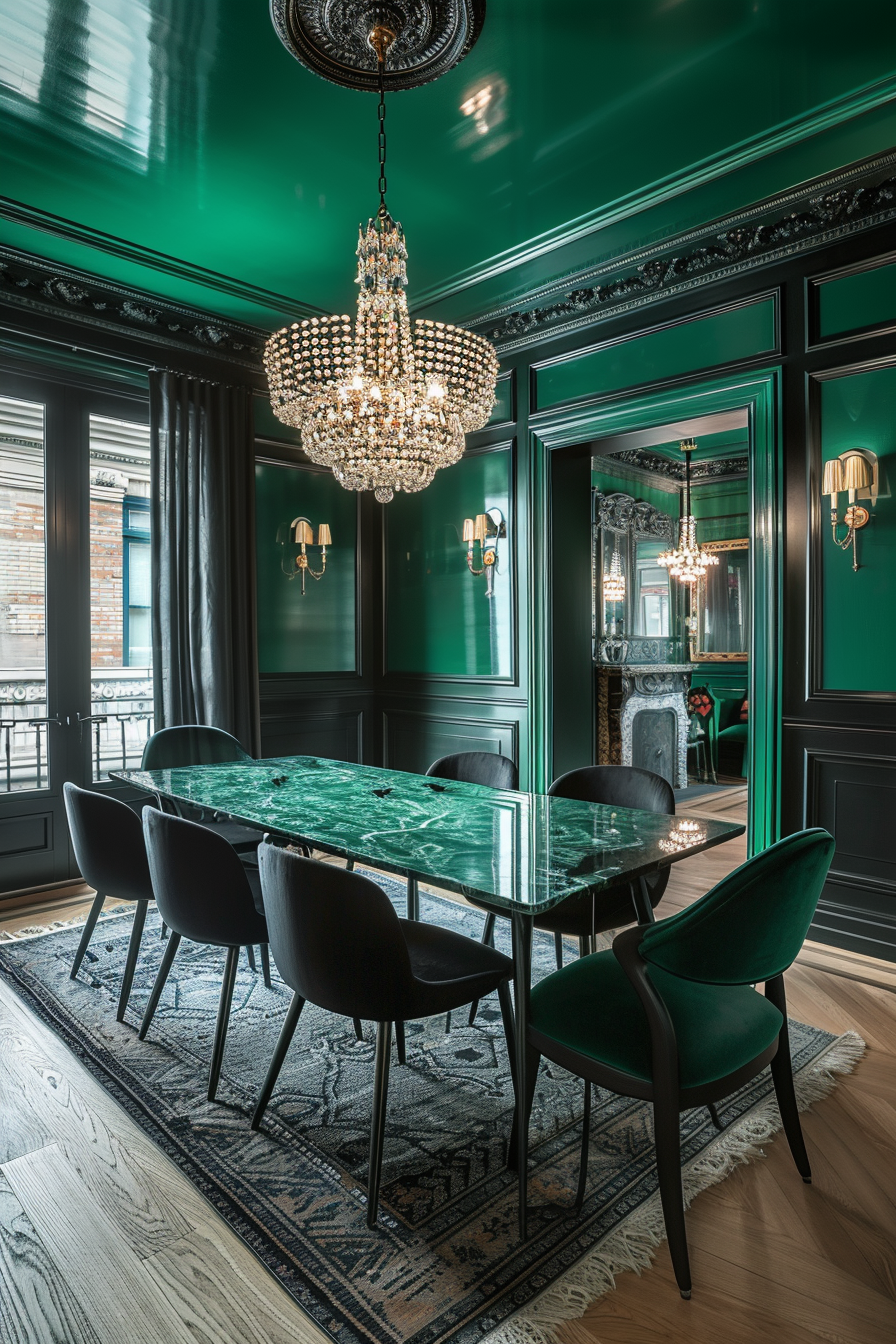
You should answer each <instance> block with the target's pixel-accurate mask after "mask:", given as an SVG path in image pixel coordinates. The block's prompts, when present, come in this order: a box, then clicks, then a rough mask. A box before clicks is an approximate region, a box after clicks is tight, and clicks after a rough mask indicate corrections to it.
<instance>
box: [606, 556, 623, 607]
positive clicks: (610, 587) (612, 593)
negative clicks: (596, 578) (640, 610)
mask: <svg viewBox="0 0 896 1344" xmlns="http://www.w3.org/2000/svg"><path fill="white" fill-rule="evenodd" d="M604 601H605V602H624V601H625V575H624V574H623V572H622V562H621V560H620V559H619V552H618V551H617V550H616V549H615V547H614V550H613V558H612V559H611V561H610V568H609V569H608V570H606V571H605V573H604Z"/></svg>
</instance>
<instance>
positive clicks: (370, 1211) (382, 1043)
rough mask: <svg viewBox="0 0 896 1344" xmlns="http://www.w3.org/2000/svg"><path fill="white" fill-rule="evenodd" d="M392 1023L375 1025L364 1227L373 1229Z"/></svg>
mask: <svg viewBox="0 0 896 1344" xmlns="http://www.w3.org/2000/svg"><path fill="white" fill-rule="evenodd" d="M391 1052H392V1023H391V1022H377V1024H376V1064H375V1066H374V1075H373V1114H372V1116H371V1119H370V1163H369V1171H368V1175H367V1226H368V1227H376V1216H377V1213H378V1211H379V1203H380V1178H381V1176H382V1171H383V1140H384V1139H385V1136H386V1102H387V1098H388V1093H389V1057H390V1055H391Z"/></svg>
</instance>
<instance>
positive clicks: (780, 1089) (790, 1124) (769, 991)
mask: <svg viewBox="0 0 896 1344" xmlns="http://www.w3.org/2000/svg"><path fill="white" fill-rule="evenodd" d="M765 996H766V998H767V999H768V1000H769V1001H770V1002H771V1003H773V1004H774V1005H775V1007H776V1008H777V1009H778V1010H779V1012H781V1013H782V1014H783V1016H784V1025H783V1027H782V1028H781V1033H780V1035H779V1036H778V1050H777V1053H776V1055H775V1057H774V1059H773V1060H772V1065H771V1068H772V1082H773V1083H774V1085H775V1096H776V1098H777V1101H778V1110H779V1111H780V1112H781V1121H782V1123H783V1125H784V1133H785V1134H786V1135H787V1142H788V1143H789V1144H790V1151H791V1153H792V1154H793V1160H794V1162H795V1163H796V1169H797V1171H798V1172H799V1173H800V1175H801V1176H802V1178H803V1180H804V1181H805V1182H806V1184H807V1185H811V1184H812V1168H811V1167H810V1166H809V1154H808V1153H807V1152H806V1143H805V1140H804V1138H803V1127H802V1125H801V1124H800V1112H799V1107H798V1106H797V1104H796V1093H795V1092H794V1090H793V1061H792V1059H791V1057H790V1035H789V1033H788V1030H787V1000H786V998H785V996H784V977H783V976H782V975H779V976H776V977H775V979H774V980H768V981H766V985H765Z"/></svg>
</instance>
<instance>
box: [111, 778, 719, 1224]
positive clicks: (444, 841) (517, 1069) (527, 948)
mask: <svg viewBox="0 0 896 1344" xmlns="http://www.w3.org/2000/svg"><path fill="white" fill-rule="evenodd" d="M113 778H115V779H118V780H121V781H122V782H123V783H125V784H129V785H132V786H133V787H135V788H137V789H140V790H142V791H144V792H147V793H152V794H155V795H157V796H158V797H159V798H160V799H167V800H169V801H170V803H173V804H174V805H175V808H177V806H178V805H179V804H186V805H188V806H189V807H194V808H195V807H198V808H203V809H207V810H211V811H214V812H217V813H223V814H225V815H226V816H228V817H231V818H232V819H233V820H235V821H241V822H244V823H246V824H247V825H249V826H252V827H254V828H256V829H258V830H261V831H266V832H268V833H269V834H270V835H271V836H272V837H273V838H274V839H275V840H276V839H277V838H280V839H282V840H288V841H294V842H295V841H298V842H303V843H306V844H310V845H312V846H313V847H314V848H316V849H319V850H323V851H325V852H327V853H329V854H335V855H340V856H342V857H344V858H345V859H347V860H350V861H352V862H354V863H356V864H368V865H370V866H371V867H374V868H379V869H382V870H384V871H386V872H389V873H397V874H401V875H402V876H406V877H407V879H408V916H409V918H418V917H419V909H418V904H417V899H416V893H417V883H418V882H419V881H420V880H423V881H427V882H430V883H432V884H433V885H434V886H438V887H443V888H445V889H447V890H449V891H454V892H457V893H459V894H460V895H462V896H470V897H473V898H475V899H476V900H479V901H484V902H486V903H488V904H489V905H491V906H494V907H495V908H497V909H500V910H503V911H504V912H505V913H506V914H507V915H508V916H509V917H510V920H511V929H512V940H513V963H514V1002H515V1011H516V1046H515V1051H514V1056H515V1058H514V1060H513V1064H514V1069H513V1073H514V1085H515V1087H516V1090H517V1095H518V1096H525V1095H526V1085H527V1084H526V1072H527V1063H526V1030H527V1024H528V1016H529V988H530V982H531V973H532V927H533V921H534V919H535V916H536V915H538V914H541V913H543V912H544V911H547V910H550V908H551V907H552V906H554V905H557V904H558V903H559V902H560V901H563V900H565V899H566V898H567V897H568V896H575V895H579V894H582V893H585V892H600V891H602V890H606V889H607V888H610V887H618V886H628V887H629V888H630V890H631V893H632V902H633V909H632V921H633V922H635V921H644V920H651V919H652V918H653V911H652V909H651V907H650V902H649V898H648V895H647V890H646V886H645V882H644V879H645V878H646V877H647V876H649V874H650V873H653V872H656V871H657V870H658V869H660V868H663V867H666V866H668V865H669V864H672V863H675V862H677V861H678V860H680V859H684V858H688V857H689V856H691V855H693V854H698V853H700V852H701V850H705V849H709V848H711V847H712V846H714V845H718V844H722V843H723V842H724V841H726V840H730V839H732V838H733V837H734V836H737V835H742V834H743V832H744V829H745V828H744V827H743V826H741V825H736V824H733V823H731V822H725V821H713V820H703V819H700V820H696V819H694V818H682V817H675V816H667V815H665V814H658V813H655V812H641V811H636V810H634V809H632V808H624V807H609V806H606V805H604V804H597V803H583V802H578V801H576V800H574V799H570V798H552V797H549V796H547V795H545V794H539V793H525V792H511V791H505V790H501V789H492V788H487V787H484V786H482V785H478V784H464V783H460V782H455V781H453V780H440V779H435V778H431V777H430V776H428V775H412V774H407V773H405V772H404V771H400V770H387V769H384V768H381V767H379V766H368V765H355V764H352V763H350V762H345V761H332V760H327V759H323V758H321V757H317V756H286V757H275V758H272V759H268V760H262V761H253V762H248V763H247V762H245V761H232V762H230V761H228V762H225V763H221V764H217V765H190V766H181V767H178V768H176V769H171V770H123V771H116V772H114V773H113ZM517 1125H518V1128H517V1138H518V1145H519V1150H520V1151H522V1143H523V1142H524V1141H525V1140H524V1135H525V1129H524V1127H523V1116H522V1111H521V1109H520V1108H519V1107H518V1108H517ZM518 1165H519V1166H520V1168H521V1170H522V1164H521V1163H520V1164H518ZM521 1189H522V1182H521ZM520 1234H521V1236H525V1235H526V1208H525V1205H524V1203H523V1202H522V1201H521V1203H520Z"/></svg>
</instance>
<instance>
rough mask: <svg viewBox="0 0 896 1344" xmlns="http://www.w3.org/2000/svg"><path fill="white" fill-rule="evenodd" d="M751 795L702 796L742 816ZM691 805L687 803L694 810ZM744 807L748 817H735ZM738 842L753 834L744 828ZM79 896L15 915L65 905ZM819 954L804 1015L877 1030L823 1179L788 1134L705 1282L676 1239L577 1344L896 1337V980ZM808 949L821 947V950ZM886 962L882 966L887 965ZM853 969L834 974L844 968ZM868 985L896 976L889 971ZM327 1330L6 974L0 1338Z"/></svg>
mask: <svg viewBox="0 0 896 1344" xmlns="http://www.w3.org/2000/svg"><path fill="white" fill-rule="evenodd" d="M739 806H740V807H742V806H743V799H740V800H737V799H736V798H734V797H733V796H730V797H727V801H726V796H725V795H714V796H712V797H711V798H709V799H706V800H704V799H695V800H693V803H692V805H691V806H690V807H689V808H688V809H687V810H688V812H689V813H690V814H693V815H698V814H699V813H701V812H702V813H703V814H705V815H715V816H719V815H720V814H721V813H720V811H719V809H721V808H727V809H728V815H730V816H732V817H735V814H736V810H737V808H738V807H739ZM680 810H681V811H684V810H685V808H684V807H682V808H681V809H680ZM735 819H736V818H735ZM738 843H739V842H729V844H728V845H726V846H723V847H721V848H720V849H717V850H712V851H709V852H708V853H707V854H704V855H699V856H697V857H696V858H694V859H690V860H687V861H686V862H684V863H680V864H677V865H676V866H675V868H674V869H673V876H672V878H671V880H670V883H669V888H668V890H667V894H666V897H665V900H664V902H663V911H664V913H667V914H671V913H673V911H674V910H675V909H678V908H681V906H682V905H684V904H687V903H688V902H689V901H690V900H693V899H694V898H695V897H696V896H698V895H701V894H702V893H703V892H704V891H705V890H707V888H708V887H709V886H711V885H712V884H713V883H714V882H715V881H718V879H719V878H720V877H721V876H723V875H724V873H725V872H726V871H728V870H729V869H730V868H731V867H733V866H735V864H736V863H738V862H740V861H741V859H742V857H743V852H742V850H741V851H738V848H737V847H738ZM741 843H742V842H741ZM88 903H89V898H88V900H86V901H85V898H84V897H83V896H76V897H73V898H71V899H70V900H69V901H68V902H66V903H65V904H64V905H62V906H61V907H60V905H58V904H57V905H52V904H50V903H47V906H46V908H45V909H44V910H43V912H42V913H40V914H39V913H38V912H37V911H36V910H35V909H31V910H30V911H19V912H17V913H16V914H15V915H12V916H7V918H6V919H4V920H3V921H2V922H0V936H2V933H3V932H4V930H5V931H6V932H7V933H9V932H10V931H13V930H14V929H21V928H22V927H26V926H29V925H31V926H33V925H35V924H38V923H41V922H44V923H49V922H51V921H52V920H59V919H69V918H72V917H73V915H75V914H76V913H77V912H78V905H79V904H80V907H81V908H85V907H86V904H88ZM805 955H806V954H805V953H804V956H803V959H802V960H801V962H800V963H799V964H798V965H797V966H795V967H794V968H793V970H792V971H791V972H790V973H789V975H788V977H787V979H788V995H789V1000H790V1008H791V1011H792V1013H793V1014H794V1016H796V1017H799V1018H802V1019H803V1020H804V1021H806V1022H813V1023H816V1024H817V1025H819V1026H822V1027H826V1028H828V1029H830V1030H832V1031H837V1032H839V1031H843V1030H846V1029H847V1028H850V1027H852V1028H854V1029H855V1030H857V1031H858V1032H860V1034H861V1035H862V1036H863V1037H864V1038H865V1040H866V1041H867V1042H868V1047H869V1048H868V1054H867V1056H866V1058H865V1059H864V1060H863V1061H862V1062H861V1063H860V1064H859V1066H858V1068H857V1069H856V1071H855V1072H854V1073H853V1074H852V1075H851V1076H849V1077H848V1078H845V1079H843V1080H841V1082H840V1084H839V1086H838V1087H837V1089H836V1090H835V1091H834V1092H833V1093H832V1094H831V1095H830V1096H829V1097H828V1098H826V1099H825V1101H824V1102H822V1103H821V1104H820V1105H818V1106H817V1107H816V1109H815V1111H814V1112H811V1113H809V1114H807V1115H806V1116H805V1118H804V1126H805V1133H806V1139H807V1143H808V1146H809V1151H810V1156H811V1159H812V1164H813V1171H814V1183H813V1184H812V1185H811V1186H805V1185H804V1184H803V1182H802V1181H801V1180H800V1179H799V1177H798V1176H797V1174H796V1171H795V1169H794V1167H793V1164H792V1161H791V1158H790V1155H789V1152H788V1150H787V1145H786V1142H785V1141H784V1140H783V1139H782V1138H780V1137H779V1138H776V1139H775V1140H774V1141H773V1142H772V1143H770V1144H769V1145H768V1158H767V1160H766V1161H760V1162H756V1163H753V1164H752V1165H750V1166H748V1167H742V1168H740V1169H739V1170H738V1171H736V1172H735V1173H734V1174H733V1175H731V1176H730V1177H729V1178H728V1179H727V1180H726V1181H724V1182H723V1183H722V1184H721V1185H719V1186H717V1187H715V1188H714V1189H712V1190H709V1191H706V1192H705V1193H704V1194H702V1195H700V1196H699V1197H698V1198H697V1200H696V1201H695V1202H694V1204H693V1206H692V1208H691V1210H690V1212H689V1214H688V1234H689V1240H690V1246H691V1256H692V1268H693V1275H694V1284H695V1287H694V1296H693V1299H692V1300H691V1301H690V1302H688V1303H685V1302H682V1301H681V1299H680V1297H679V1296H678V1292H677V1290H676V1288H675V1283H674V1279H673V1277H672V1272H671V1268H670V1266H669V1261H668V1254H667V1252H666V1249H665V1247H664V1246H661V1247H660V1248H659V1251H658V1253H657V1258H656V1263H655V1265H654V1267H653V1268H652V1269H651V1270H649V1271H648V1272H647V1273H645V1274H643V1275H642V1276H640V1277H639V1276H636V1275H634V1274H623V1275H621V1276H620V1278H619V1280H618V1286H617V1288H616V1291H615V1292H613V1293H610V1294H608V1295H607V1296H606V1297H604V1298H603V1299H601V1300H600V1301H599V1302H598V1303H596V1304H595V1305H594V1306H593V1307H592V1308H591V1309H590V1310H589V1311H588V1312H587V1314H586V1315H585V1317H583V1318H582V1319H581V1320H579V1321H575V1322H571V1323H568V1324H566V1325H564V1326H563V1327H561V1330H560V1336H561V1340H562V1341H563V1344H659V1341H664V1342H665V1341H673V1342H674V1344H679V1341H681V1342H682V1344H683V1342H684V1341H687V1342H688V1344H748V1342H749V1344H764V1342H765V1341H766V1340H767V1339H769V1340H771V1339H774V1340H776V1341H778V1340H781V1341H788V1342H790V1341H792V1342H793V1344H809V1342H810V1341H826V1342H827V1344H893V1341H894V1340H896V1252H894V1246H896V994H893V993H892V992H891V991H890V990H889V989H887V988H883V987H881V985H880V984H877V983H871V984H868V983H864V982H863V981H862V980H861V979H858V978H855V977H857V976H858V975H860V974H861V973H862V972H863V964H862V959H861V958H853V959H852V961H850V960H849V959H847V960H846V962H845V963H844V965H845V967H846V969H845V970H844V969H843V968H842V967H841V968H840V969H838V963H837V961H836V958H833V964H832V967H831V968H828V969H819V968H818V967H816V966H814V965H812V964H807V962H806V960H805ZM809 956H810V960H811V956H812V953H811V951H810V954H809ZM881 965H882V966H885V965H886V964H885V963H881ZM834 971H836V972H837V973H833V972H834ZM868 973H869V975H870V976H871V978H872V979H874V978H877V977H880V976H882V975H883V972H882V971H881V970H880V969H879V968H878V967H875V966H874V965H871V968H870V970H869V972H868ZM326 1338H327V1337H326V1336H324V1335H323V1334H322V1332H320V1331H319V1330H318V1329H317V1328H316V1327H315V1326H314V1325H312V1324H311V1323H310V1322H309V1321H308V1320H307V1318H306V1317H305V1316H304V1315H303V1314H302V1312H301V1311H300V1310H299V1308H298V1307H296V1306H295V1305H294V1303H293V1302H292V1300H291V1299H290V1298H289V1297H288V1296H287V1295H286V1293H285V1292H284V1291H283V1290H282V1289H281V1288H280V1286H279V1284H277V1283H276V1282H275V1280H274V1279H273V1278H271V1277H270V1276H269V1275H268V1274H267V1272H266V1271H265V1270H264V1269H263V1268H262V1267H261V1266H260V1265H259V1264H258V1262H257V1261H256V1260H255V1258H254V1257H253V1256H252V1254H251V1253H250V1252H249V1251H248V1250H247V1249H246V1247H245V1246H244V1245H243V1244H242V1242H241V1241H240V1240H239V1239H238V1238H237V1237H236V1236H235V1235H234V1234H233V1233H232V1232H231V1231H230V1230H229V1228H228V1227H227V1226H226V1225H225V1224H224V1223H223V1221H222V1220H221V1219H220V1218H219V1217H218V1215H217V1214H216V1213H215V1212H214V1210H212V1209H211V1207H210V1206H209V1205H207V1204H206V1203H205V1201H204V1200H203V1199H202V1197H201V1196H200V1195H199V1194H198V1193H197V1192H196V1191H195V1190H194V1188H193V1187H192V1185H190V1183H189V1182H188V1181H187V1180H186V1178H185V1177H183V1176H182V1175H181V1173H180V1172H179V1171H178V1170H177V1169H176V1168H175V1167H174V1166H173V1164H171V1163H170V1162H169V1161H168V1159H167V1158H166V1157H165V1156H164V1155H163V1154H162V1153H160V1152H159V1151H158V1150H157V1149H156V1148H155V1147H154V1146H153V1145H152V1144H151V1143H150V1142H149V1141H148V1139H146V1137H145V1136H144V1135H143V1134H142V1132H141V1131H140V1130H139V1129H138V1127H137V1126H136V1125H135V1124H134V1123H133V1122H132V1121H131V1120H130V1119H129V1117H128V1116H127V1115H126V1114H125V1113H124V1112H123V1111H122V1110H121V1109H120V1108H119V1107H118V1106H117V1104H116V1103H115V1102H114V1101H112V1100H111V1098H110V1097H108V1096H107V1094H106V1093H105V1092H104V1091H103V1090H102V1088H101V1087H100V1086H99V1084H98V1083H96V1082H95V1081H94V1079H93V1078H92V1077H91V1076H90V1074H88V1073H87V1071H86V1070H85V1069H84V1068H83V1067H82V1066H81V1065H80V1064H79V1063H78V1061H77V1060H76V1059H75V1058H74V1056H73V1055H71V1054H70V1053H69V1051H68V1050H67V1049H66V1048H65V1047H64V1046H63V1045H62V1044H61V1042H59V1041H58V1040H57V1038H56V1037H54V1036H53V1035H52V1033H51V1032H49V1031H48V1030H47V1029H46V1028H45V1027H44V1026H43V1025H42V1024H41V1023H40V1022H39V1021H38V1020H37V1019H36V1018H35V1017H34V1016H33V1014H31V1013H30V1012H29V1011H28V1010H27V1009H26V1008H25V1007H24V1005H23V1004H22V1003H21V1002H20V1001H19V1000H18V999H17V998H16V997H15V996H14V995H13V994H12V993H11V992H10V991H9V990H8V989H7V988H6V987H5V986H3V985H0V1340H2V1341H3V1344H51V1342H52V1344H63V1342H64V1344H132V1342H133V1344H144V1341H145V1342H146V1344H182V1342H183V1344H187V1341H189V1342H190V1344H243V1342H244V1341H246V1344H281V1342H283V1344H286V1341H289V1342H290V1344H297V1342H299V1341H301V1344H324V1342H325V1340H326Z"/></svg>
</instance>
